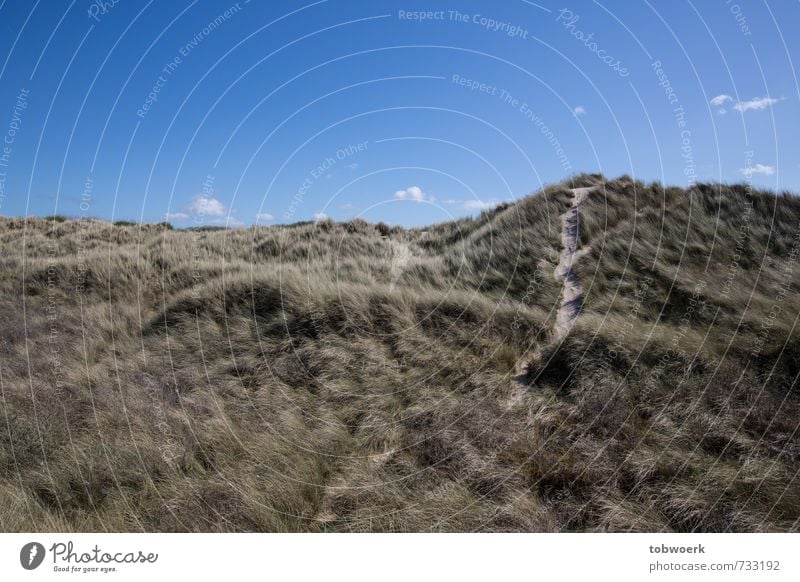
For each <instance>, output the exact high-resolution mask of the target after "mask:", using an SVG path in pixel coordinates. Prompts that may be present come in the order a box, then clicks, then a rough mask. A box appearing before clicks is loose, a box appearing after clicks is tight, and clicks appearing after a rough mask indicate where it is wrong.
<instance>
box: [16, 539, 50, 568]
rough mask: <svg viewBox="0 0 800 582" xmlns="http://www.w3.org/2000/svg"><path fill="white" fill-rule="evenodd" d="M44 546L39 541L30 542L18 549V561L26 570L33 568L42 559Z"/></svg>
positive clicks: (37, 565)
mask: <svg viewBox="0 0 800 582" xmlns="http://www.w3.org/2000/svg"><path fill="white" fill-rule="evenodd" d="M44 553H45V552H44V546H43V545H42V544H40V543H39V542H30V543H27V544H25V545H24V546H22V549H21V550H20V551H19V563H20V564H22V567H23V568H25V569H26V570H35V569H36V568H38V567H39V566H41V565H42V562H43V561H44Z"/></svg>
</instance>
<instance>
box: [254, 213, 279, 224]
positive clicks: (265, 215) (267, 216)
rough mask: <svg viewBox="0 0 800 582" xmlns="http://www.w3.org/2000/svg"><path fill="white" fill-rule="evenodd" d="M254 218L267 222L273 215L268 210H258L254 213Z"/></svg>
mask: <svg viewBox="0 0 800 582" xmlns="http://www.w3.org/2000/svg"><path fill="white" fill-rule="evenodd" d="M256 220H260V221H262V222H269V221H270V220H275V217H274V216H272V215H271V214H270V213H269V212H259V213H258V214H256Z"/></svg>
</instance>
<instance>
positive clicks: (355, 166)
mask: <svg viewBox="0 0 800 582" xmlns="http://www.w3.org/2000/svg"><path fill="white" fill-rule="evenodd" d="M347 167H348V168H350V169H351V170H357V169H358V162H353V163H352V164H350V165H349V166H347Z"/></svg>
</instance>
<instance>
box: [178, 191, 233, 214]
mask: <svg viewBox="0 0 800 582" xmlns="http://www.w3.org/2000/svg"><path fill="white" fill-rule="evenodd" d="M186 209H187V211H188V212H189V213H190V214H200V215H204V216H225V214H226V210H225V205H224V204H223V203H222V202H220V201H219V200H217V199H216V198H212V197H211V196H207V195H205V194H200V195H199V196H197V197H195V199H194V200H192V201H191V202H190V203H189V206H187V207H186Z"/></svg>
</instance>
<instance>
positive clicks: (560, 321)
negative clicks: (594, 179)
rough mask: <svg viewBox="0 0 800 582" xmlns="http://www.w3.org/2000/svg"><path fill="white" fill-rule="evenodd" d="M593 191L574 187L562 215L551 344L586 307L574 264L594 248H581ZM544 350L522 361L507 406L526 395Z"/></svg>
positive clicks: (558, 338) (563, 333) (560, 337)
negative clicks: (584, 211)
mask: <svg viewBox="0 0 800 582" xmlns="http://www.w3.org/2000/svg"><path fill="white" fill-rule="evenodd" d="M591 191H592V188H591V187H589V188H574V189H573V190H572V195H573V198H572V206H570V207H569V210H567V211H566V212H565V213H564V214H562V215H561V246H562V249H561V254H560V256H559V260H558V264H557V265H556V268H555V271H554V273H553V275H554V276H555V279H556V281H563V284H564V287H563V290H562V292H561V305H559V308H558V312H557V313H556V321H555V324H554V325H553V331H552V333H551V337H550V341H556V342H558V341H561V340H562V339H564V337H565V336H566V335H567V334H568V333H569V330H570V329H572V325H573V323H574V322H575V319H576V318H577V317H578V314H580V311H581V306H582V305H583V287H582V286H581V282H580V281H579V280H578V276H577V275H576V274H575V271H573V266H574V265H575V262H576V261H577V260H578V259H579V258H581V257H582V256H583V255H585V254H586V253H588V252H589V250H590V249H591V247H588V246H587V247H585V248H580V238H581V237H580V233H581V231H580V213H579V210H580V205H581V203H582V202H583V201H584V200H585V199H586V197H587V196H588V195H589V192H591ZM540 354H541V347H540V346H536V347H535V348H534V349H533V351H531V352H529V353H528V354H527V355H525V356H524V357H523V358H521V359H520V360H519V361H518V362H517V365H516V367H515V368H514V372H513V375H512V379H511V395H510V397H509V400H508V403H507V405H508V407H509V408H510V407H512V406H514V404H516V402H518V401H519V399H521V398H522V397H523V395H524V391H525V387H526V384H527V383H526V378H527V376H528V369H529V368H530V365H531V364H532V363H533V362H535V361H536V360H537V359H539V357H540Z"/></svg>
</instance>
